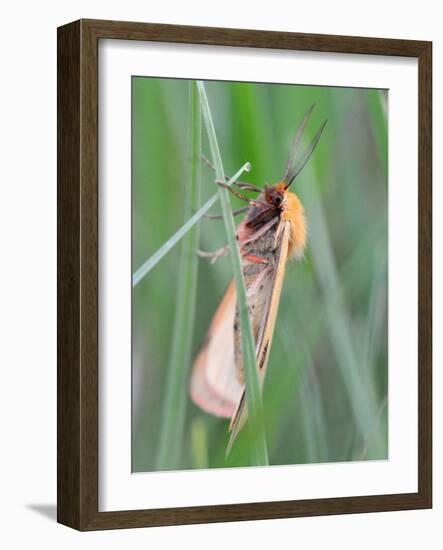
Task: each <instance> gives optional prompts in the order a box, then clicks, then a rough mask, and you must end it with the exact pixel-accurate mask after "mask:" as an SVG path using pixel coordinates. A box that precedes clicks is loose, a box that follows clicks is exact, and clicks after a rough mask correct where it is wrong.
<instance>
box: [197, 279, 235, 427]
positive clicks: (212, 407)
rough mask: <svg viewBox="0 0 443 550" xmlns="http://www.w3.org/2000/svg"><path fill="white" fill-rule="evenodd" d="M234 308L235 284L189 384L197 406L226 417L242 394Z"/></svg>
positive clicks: (225, 298)
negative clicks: (235, 354) (238, 372)
mask: <svg viewBox="0 0 443 550" xmlns="http://www.w3.org/2000/svg"><path fill="white" fill-rule="evenodd" d="M235 307H236V292H235V285H234V282H231V284H230V285H229V287H228V289H227V291H226V293H225V295H224V297H223V299H222V301H221V302H220V305H219V306H218V309H217V311H216V313H215V315H214V317H213V319H212V322H211V326H210V327H209V331H208V334H207V336H206V341H205V343H204V345H203V347H202V349H201V350H200V353H199V354H198V356H197V358H196V360H195V363H194V367H193V369H192V374H191V381H190V393H191V397H192V399H193V401H194V402H195V403H196V405H198V406H199V407H201V408H202V409H203V410H204V411H206V412H208V413H211V414H214V415H216V416H223V417H226V418H230V417H231V416H232V415H233V414H234V412H235V410H236V408H237V406H238V403H239V401H240V398H241V395H242V392H243V386H242V385H241V384H240V382H239V381H238V380H237V376H236V368H235V362H234V329H233V327H234V316H235Z"/></svg>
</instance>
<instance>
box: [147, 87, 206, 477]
mask: <svg viewBox="0 0 443 550" xmlns="http://www.w3.org/2000/svg"><path fill="white" fill-rule="evenodd" d="M191 132H192V133H191V155H192V159H191V178H190V182H189V186H188V188H187V190H186V191H187V193H186V194H187V200H185V214H184V217H185V219H186V218H188V217H189V216H190V215H191V214H192V212H193V211H194V210H195V209H196V208H197V206H198V204H199V203H200V195H201V163H200V156H201V108H200V102H199V98H198V93H197V89H196V86H195V82H193V83H192V84H191ZM199 231H200V226H199V225H194V226H192V227H191V228H190V229H189V230H188V231H187V234H186V236H185V238H184V239H183V242H182V248H181V258H180V264H179V266H178V270H177V273H178V287H177V302H176V311H175V324H174V332H173V338H172V348H171V354H170V360H169V372H168V378H167V382H166V384H167V385H166V395H165V399H164V401H163V415H162V425H161V430H160V443H159V448H158V455H157V469H158V470H168V469H175V468H178V467H179V465H180V458H181V455H180V451H181V448H182V441H183V430H184V424H185V414H186V398H187V376H188V371H189V366H190V363H191V344H192V338H193V333H194V317H195V303H196V295H197V268H198V257H197V249H198V241H199Z"/></svg>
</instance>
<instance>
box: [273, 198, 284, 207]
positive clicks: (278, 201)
mask: <svg viewBox="0 0 443 550" xmlns="http://www.w3.org/2000/svg"><path fill="white" fill-rule="evenodd" d="M281 201H282V198H281V197H280V195H276V196H275V197H274V204H275V206H280V205H281Z"/></svg>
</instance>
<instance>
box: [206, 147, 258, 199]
mask: <svg viewBox="0 0 443 550" xmlns="http://www.w3.org/2000/svg"><path fill="white" fill-rule="evenodd" d="M201 159H202V161H203V162H204V163H205V164H206V165H207V166H209V168H210V169H211V170H213V171H214V172H215V166H214V165H213V164H212V162H211V161H210V160H209V159H208V158H207V157H205V156H204V155H201ZM224 178H225V180H226V181H229V180H230V179H231V178H230V177H229V176H227V175H226V174H225V176H224ZM234 185H236V186H237V187H239V188H240V189H248V190H249V191H255V192H256V193H261V192H262V191H263V189H260V187H257V186H256V185H254V184H253V183H247V182H245V181H239V180H237V181H236V182H234Z"/></svg>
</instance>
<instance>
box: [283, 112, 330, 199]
mask: <svg viewBox="0 0 443 550" xmlns="http://www.w3.org/2000/svg"><path fill="white" fill-rule="evenodd" d="M327 122H328V121H327V120H325V121H324V122H323V124H322V125H321V126H320V128H319V129H318V130H317V133H316V134H315V136H314V138H313V139H312V141H311V143H310V144H309V145H308V147H307V148H306V150H305V152H304V153H303V155H302V157H301V158H300V159H299V160H298V161H297V162H296V163H294V166H293V171H292V173H291V174H289V177H288V179H284V180H283V181H284V182H285V183H286V189H287V188H288V187H289V186H290V185H291V184H292V183H293V181H294V180H295V178H296V177H297V176H298V175H299V174H300V172H301V171H302V170H303V168H304V167H305V165H306V163H307V162H308V160H309V158H310V157H311V155H312V153H313V152H314V150H315V148H316V147H317V144H318V142H319V140H320V137H321V135H322V133H323V130H324V128H325V126H326V123H327Z"/></svg>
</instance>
